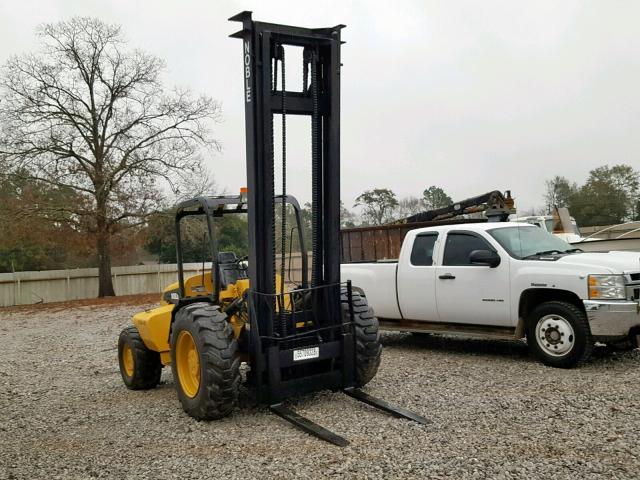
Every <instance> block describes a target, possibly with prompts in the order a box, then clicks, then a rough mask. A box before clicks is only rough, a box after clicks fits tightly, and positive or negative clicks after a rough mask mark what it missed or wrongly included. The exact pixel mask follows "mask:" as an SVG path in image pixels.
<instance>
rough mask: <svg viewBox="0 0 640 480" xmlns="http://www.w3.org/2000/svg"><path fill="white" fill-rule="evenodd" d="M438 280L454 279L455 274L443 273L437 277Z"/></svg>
mask: <svg viewBox="0 0 640 480" xmlns="http://www.w3.org/2000/svg"><path fill="white" fill-rule="evenodd" d="M438 278H439V279H440V280H454V279H455V278H456V276H455V275H451V274H450V273H445V274H444V275H440V276H439V277H438Z"/></svg>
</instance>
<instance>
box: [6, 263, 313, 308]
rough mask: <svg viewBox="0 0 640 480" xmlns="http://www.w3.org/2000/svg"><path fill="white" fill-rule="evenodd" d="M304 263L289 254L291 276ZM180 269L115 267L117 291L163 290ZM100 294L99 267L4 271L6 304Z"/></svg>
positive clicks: (192, 267) (295, 277)
mask: <svg viewBox="0 0 640 480" xmlns="http://www.w3.org/2000/svg"><path fill="white" fill-rule="evenodd" d="M301 263H302V262H301V258H300V254H299V253H298V254H296V253H294V254H292V256H291V258H289V257H288V256H287V257H286V258H285V266H286V267H287V268H289V267H290V271H291V274H290V275H287V276H288V277H290V278H287V280H291V281H295V282H297V281H299V280H300V277H301V272H302V268H301ZM278 265H279V262H278ZM309 265H311V264H310V263H309ZM210 268H211V265H210V264H205V270H208V269H210ZM278 270H279V267H278ZM177 273H178V270H177V266H176V265H175V264H158V265H136V266H130V267H113V268H112V269H111V274H112V277H113V285H114V289H115V291H116V295H136V294H142V293H159V292H161V291H162V290H163V289H164V288H165V287H166V286H167V285H169V284H170V283H173V282H176V281H177V279H178V275H177ZM197 274H202V263H187V264H185V276H191V275H197ZM97 295H98V269H97V268H79V269H75V270H46V271H41V272H16V273H0V306H2V307H8V306H12V305H30V304H35V303H48V302H64V301H68V300H81V299H86V298H95V297H97Z"/></svg>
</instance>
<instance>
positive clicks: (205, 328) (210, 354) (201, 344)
mask: <svg viewBox="0 0 640 480" xmlns="http://www.w3.org/2000/svg"><path fill="white" fill-rule="evenodd" d="M182 324H185V326H186V324H191V325H192V326H193V329H190V331H191V332H192V334H195V336H197V337H199V338H198V339H194V340H195V341H196V343H198V348H199V349H202V350H201V352H200V357H201V368H204V370H205V372H204V376H203V379H204V383H203V386H204V388H205V391H204V392H202V393H204V394H203V395H201V392H199V393H198V395H197V396H196V397H195V398H196V399H198V401H197V402H191V401H186V402H185V401H184V397H183V396H182V395H181V390H180V382H179V380H178V374H177V371H176V368H175V362H172V370H173V378H174V382H175V384H176V389H177V390H178V396H179V397H180V401H181V403H182V406H183V408H184V410H185V411H186V412H187V413H188V414H189V415H190V416H192V417H194V418H196V419H198V420H215V419H219V418H222V417H225V416H227V415H229V414H230V413H231V412H232V411H233V409H234V408H235V407H236V405H237V402H238V391H239V388H240V381H241V376H240V357H239V355H238V342H237V340H236V339H235V337H234V334H233V329H232V327H231V325H230V324H229V322H228V321H227V316H226V315H225V314H224V313H223V312H221V311H220V309H219V307H218V306H215V305H211V304H208V303H204V302H198V303H192V304H190V305H187V306H185V307H183V308H182V309H181V310H180V311H179V312H178V313H177V314H176V320H175V323H174V328H173V332H172V338H171V351H172V357H174V358H175V356H174V355H173V352H174V345H175V340H176V339H177V332H178V331H179V330H181V329H182V327H183V325H182ZM203 357H204V359H205V361H204V362H202V358H203ZM201 381H202V380H201Z"/></svg>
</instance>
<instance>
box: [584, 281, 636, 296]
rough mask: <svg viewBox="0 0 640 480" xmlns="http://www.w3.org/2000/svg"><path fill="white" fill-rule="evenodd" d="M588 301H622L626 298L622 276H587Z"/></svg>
mask: <svg viewBox="0 0 640 480" xmlns="http://www.w3.org/2000/svg"><path fill="white" fill-rule="evenodd" d="M588 283H589V299H591V300H598V299H602V300H624V299H625V298H627V295H626V292H625V286H624V276H622V275H589V280H588Z"/></svg>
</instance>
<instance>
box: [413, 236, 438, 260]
mask: <svg viewBox="0 0 640 480" xmlns="http://www.w3.org/2000/svg"><path fill="white" fill-rule="evenodd" d="M437 238H438V234H437V233H430V234H426V235H418V236H417V237H416V239H415V240H414V242H413V249H412V250H411V265H415V266H417V267H430V266H431V265H433V246H434V245H435V244H436V239H437Z"/></svg>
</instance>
